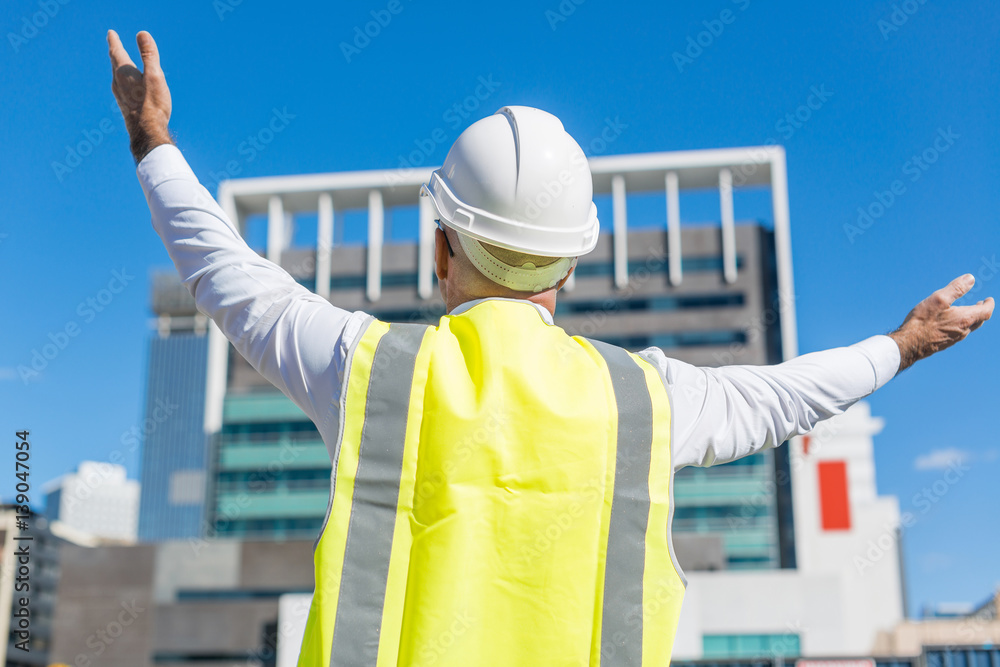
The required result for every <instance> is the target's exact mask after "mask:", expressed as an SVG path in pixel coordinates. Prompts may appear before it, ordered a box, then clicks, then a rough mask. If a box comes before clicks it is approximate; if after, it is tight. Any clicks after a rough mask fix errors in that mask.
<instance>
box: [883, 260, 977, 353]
mask: <svg viewBox="0 0 1000 667" xmlns="http://www.w3.org/2000/svg"><path fill="white" fill-rule="evenodd" d="M975 284H976V278H975V276H973V275H972V274H971V273H967V274H965V275H964V276H959V277H958V278H955V279H954V280H952V281H951V282H950V283H948V285H947V286H945V287H942V288H941V289H939V290H937V291H936V292H934V293H933V294H931V295H930V296H929V297H927V298H926V299H924V300H923V301H921V302H920V303H918V304H917V305H916V307H915V308H914V309H913V310H911V311H910V314H909V315H907V316H906V319H905V320H903V324H901V325H900V327H899V328H898V329H896V330H895V331H893V332H892V333H891V334H889V336H891V337H892V339H893V340H895V341H896V344H897V345H899V355H900V360H899V370H900V371H902V370H903V369H904V368H908V367H909V366H912V365H913V364H914V362H917V361H920V360H921V359H925V358H927V357H929V356H931V355H932V354H934V353H935V352H940V351H941V350H944V349H945V348H949V347H951V346H952V345H954V344H955V343H957V342H958V341H960V340H962V339H964V338H965V337H966V336H968V335H969V334H970V333H972V332H973V331H975V330H976V329H978V328H979V327H981V326H982V325H983V322H985V321H986V320H988V319H990V317H991V316H992V315H993V306H994V305H995V304H994V302H993V297H987V298H986V299H984V300H983V301H980V302H979V303H977V304H976V305H974V306H953V305H951V304H952V303H954V302H955V300H956V299H958V298H960V297H962V296H963V295H964V294H966V293H967V292H968V291H969V290H970V289H972V286H973V285H975Z"/></svg>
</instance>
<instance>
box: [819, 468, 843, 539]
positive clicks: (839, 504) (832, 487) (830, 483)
mask: <svg viewBox="0 0 1000 667" xmlns="http://www.w3.org/2000/svg"><path fill="white" fill-rule="evenodd" d="M817 470H818V472H819V507H820V510H819V511H820V515H821V517H822V525H823V530H850V529H851V503H850V499H849V498H848V496H847V461H821V462H820V463H819V464H818V466H817Z"/></svg>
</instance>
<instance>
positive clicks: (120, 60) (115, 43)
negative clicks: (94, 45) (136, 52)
mask: <svg viewBox="0 0 1000 667" xmlns="http://www.w3.org/2000/svg"><path fill="white" fill-rule="evenodd" d="M108 55H109V56H110V57H111V69H112V70H113V71H117V70H118V68H119V67H121V66H122V65H132V66H133V67H134V66H135V63H133V62H132V59H131V58H129V55H128V52H127V51H126V50H125V47H124V46H122V40H121V39H119V37H118V33H117V32H115V31H114V30H108Z"/></svg>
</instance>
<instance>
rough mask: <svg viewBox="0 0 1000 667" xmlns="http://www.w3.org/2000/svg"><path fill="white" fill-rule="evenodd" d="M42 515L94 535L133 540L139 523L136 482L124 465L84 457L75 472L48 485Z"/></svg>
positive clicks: (137, 486)
mask: <svg viewBox="0 0 1000 667" xmlns="http://www.w3.org/2000/svg"><path fill="white" fill-rule="evenodd" d="M48 489H49V490H48V493H47V495H46V506H45V515H46V517H47V518H48V520H49V521H51V522H56V521H58V522H60V523H62V524H65V525H67V526H68V527H70V528H71V529H73V530H76V531H79V532H81V533H84V534H88V535H91V536H94V537H99V538H107V539H114V540H122V541H125V542H134V541H135V539H136V533H137V529H138V523H139V483H138V482H137V481H136V480H132V479H127V478H126V473H125V467H124V466H120V465H117V464H114V463H107V462H97V461H83V462H82V463H80V465H79V466H78V467H77V470H76V472H73V473H69V474H67V475H63V476H62V477H60V478H59V479H57V480H55V481H54V482H53V483H51V484H50V485H49V487H48Z"/></svg>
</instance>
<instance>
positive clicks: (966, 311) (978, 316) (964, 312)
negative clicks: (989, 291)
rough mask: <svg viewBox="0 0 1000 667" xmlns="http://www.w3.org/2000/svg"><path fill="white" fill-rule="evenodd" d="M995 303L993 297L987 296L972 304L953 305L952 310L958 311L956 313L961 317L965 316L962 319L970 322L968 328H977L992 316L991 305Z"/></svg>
mask: <svg viewBox="0 0 1000 667" xmlns="http://www.w3.org/2000/svg"><path fill="white" fill-rule="evenodd" d="M995 305H996V304H994V302H993V297H989V298H987V299H984V300H983V301H980V302H979V303H977V304H976V305H974V306H955V307H954V308H953V310H956V311H958V312H957V313H956V314H957V315H959V316H960V317H961V318H967V319H964V321H966V322H969V323H970V324H969V327H970V329H977V328H978V327H979V326H981V325H982V323H983V322H985V321H986V320H988V319H990V318H991V317H992V316H993V307H994V306H995Z"/></svg>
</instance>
